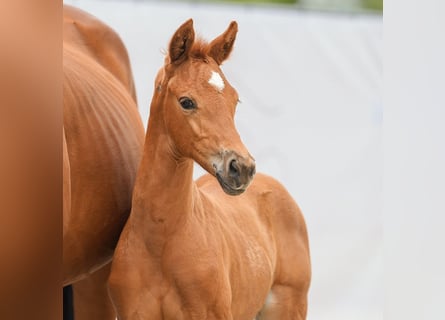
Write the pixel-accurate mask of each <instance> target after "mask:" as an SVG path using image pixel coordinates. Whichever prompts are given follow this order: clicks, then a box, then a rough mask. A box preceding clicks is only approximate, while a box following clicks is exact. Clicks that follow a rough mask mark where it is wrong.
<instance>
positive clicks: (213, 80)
mask: <svg viewBox="0 0 445 320" xmlns="http://www.w3.org/2000/svg"><path fill="white" fill-rule="evenodd" d="M209 83H210V84H211V85H212V86H213V87H215V88H216V90H218V91H220V92H221V91H222V90H223V89H224V80H223V78H221V75H220V74H219V73H218V72H215V71H212V76H211V77H210V79H209Z"/></svg>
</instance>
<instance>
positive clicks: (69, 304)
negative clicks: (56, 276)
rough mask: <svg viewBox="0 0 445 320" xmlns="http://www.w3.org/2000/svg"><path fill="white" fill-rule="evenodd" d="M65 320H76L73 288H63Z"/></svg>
mask: <svg viewBox="0 0 445 320" xmlns="http://www.w3.org/2000/svg"><path fill="white" fill-rule="evenodd" d="M63 320H74V309H73V287H72V286H71V285H69V286H65V287H63Z"/></svg>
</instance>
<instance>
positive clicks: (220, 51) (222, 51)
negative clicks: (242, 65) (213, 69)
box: [209, 21, 238, 64]
mask: <svg viewBox="0 0 445 320" xmlns="http://www.w3.org/2000/svg"><path fill="white" fill-rule="evenodd" d="M237 32H238V24H237V23H236V21H232V22H231V23H230V25H229V27H228V28H227V30H226V31H224V33H223V34H222V35H220V36H219V37H217V38H216V39H214V40H213V41H212V42H210V44H209V56H210V57H212V58H213V59H214V60H215V61H216V63H217V64H221V63H223V62H224V60H226V59H227V58H228V57H229V55H230V52H232V48H233V43H234V42H235V39H236V33H237Z"/></svg>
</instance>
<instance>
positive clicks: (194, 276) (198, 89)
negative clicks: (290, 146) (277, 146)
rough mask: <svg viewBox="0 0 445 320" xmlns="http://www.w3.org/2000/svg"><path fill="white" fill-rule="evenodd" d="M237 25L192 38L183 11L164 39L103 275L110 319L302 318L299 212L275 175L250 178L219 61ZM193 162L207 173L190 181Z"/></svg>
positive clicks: (304, 246) (306, 265)
mask: <svg viewBox="0 0 445 320" xmlns="http://www.w3.org/2000/svg"><path fill="white" fill-rule="evenodd" d="M236 33H237V23H236V22H232V23H231V24H230V26H229V27H228V29H227V30H226V31H225V32H224V33H223V34H222V35H220V36H219V37H217V38H216V39H214V40H213V41H211V42H210V43H205V42H204V41H202V40H197V41H195V36H194V34H195V33H194V30H193V22H192V20H189V21H187V22H185V23H184V24H183V25H182V26H180V27H179V29H178V30H177V31H176V33H175V34H174V35H173V38H172V40H171V42H170V45H169V51H168V54H167V57H166V60H165V65H164V66H163V68H162V69H161V70H160V71H159V73H158V75H157V78H156V83H155V92H154V96H153V100H152V103H151V109H150V119H149V124H148V131H147V135H146V139H145V146H144V151H143V156H142V162H141V165H140V167H139V171H138V175H137V178H136V184H135V190H134V194H133V205H132V211H131V214H130V217H129V219H128V221H127V223H126V225H125V228H124V230H123V232H122V234H121V237H120V239H119V242H118V245H117V247H116V251H115V255H114V258H113V263H112V269H111V274H110V279H109V286H110V295H111V298H112V300H113V303H114V305H115V307H116V310H117V313H118V318H119V319H120V320H128V319H175V320H178V319H187V320H190V319H199V320H202V319H225V320H227V319H240V320H246V319H253V318H255V317H256V318H257V319H280V320H285V319H294V320H295V319H305V318H306V310H307V293H308V288H309V284H310V277H311V270H310V258H309V246H308V237H307V231H306V226H305V222H304V219H303V216H302V214H301V212H300V209H299V208H298V206H297V204H296V203H295V201H294V200H293V199H292V198H291V196H290V195H289V193H288V192H287V191H286V190H285V189H284V187H283V186H282V185H281V184H280V183H279V182H277V181H276V180H274V179H273V178H271V177H268V176H266V175H262V174H257V175H256V176H255V178H254V174H255V162H254V160H253V158H252V156H251V155H250V154H249V152H248V151H247V149H246V147H245V146H244V145H243V143H242V142H241V140H240V137H239V135H238V133H237V131H236V129H235V125H234V113H235V107H236V105H237V102H238V94H237V92H236V91H235V89H234V88H233V87H232V86H231V85H230V84H229V82H228V81H227V79H226V78H225V76H224V75H223V73H222V71H221V69H220V65H221V63H222V62H223V61H225V60H226V59H227V58H228V56H229V54H230V52H231V50H232V47H233V44H234V41H235V37H236ZM193 161H196V162H198V163H199V164H200V165H201V166H202V167H203V168H204V169H205V170H207V171H208V172H209V173H210V175H206V176H204V177H202V178H201V179H199V180H198V181H197V182H196V183H195V182H194V181H193V179H192V176H193V174H192V173H193ZM218 183H219V184H218ZM249 184H250V186H249ZM248 186H249V187H248Z"/></svg>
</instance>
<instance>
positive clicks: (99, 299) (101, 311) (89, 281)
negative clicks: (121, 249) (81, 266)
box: [73, 263, 116, 320]
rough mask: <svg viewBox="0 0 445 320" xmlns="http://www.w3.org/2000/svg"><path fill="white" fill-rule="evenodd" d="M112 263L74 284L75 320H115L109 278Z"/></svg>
mask: <svg viewBox="0 0 445 320" xmlns="http://www.w3.org/2000/svg"><path fill="white" fill-rule="evenodd" d="M110 266H111V263H109V264H108V265H106V266H105V267H103V268H101V269H99V270H97V271H96V272H95V273H93V274H92V275H91V276H89V277H88V278H86V279H83V280H81V281H78V282H76V283H74V284H73V293H74V315H75V320H98V319H100V320H115V319H116V313H115V311H114V308H113V305H112V303H111V300H110V297H109V295H108V286H107V280H108V276H109V274H110Z"/></svg>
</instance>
